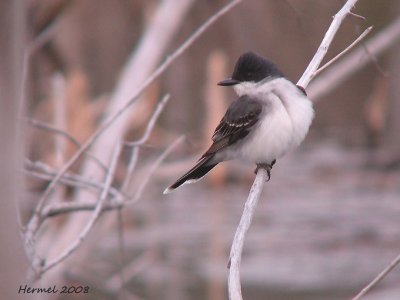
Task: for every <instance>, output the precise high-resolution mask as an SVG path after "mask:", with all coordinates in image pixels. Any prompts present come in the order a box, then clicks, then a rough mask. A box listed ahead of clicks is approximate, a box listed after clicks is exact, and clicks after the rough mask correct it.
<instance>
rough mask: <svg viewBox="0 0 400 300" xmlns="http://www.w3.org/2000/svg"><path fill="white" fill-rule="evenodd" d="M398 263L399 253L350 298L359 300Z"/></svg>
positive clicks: (399, 262)
mask: <svg viewBox="0 0 400 300" xmlns="http://www.w3.org/2000/svg"><path fill="white" fill-rule="evenodd" d="M399 264H400V254H399V255H398V256H397V257H396V258H395V259H394V260H392V262H391V263H390V264H389V265H388V266H387V267H386V268H385V269H384V270H383V271H382V272H381V273H379V275H378V276H376V277H375V278H374V280H372V281H371V282H370V283H369V284H368V285H367V286H366V287H365V288H363V289H362V290H361V291H360V292H359V293H358V294H357V295H356V296H355V297H354V298H351V300H360V299H361V298H363V297H364V296H365V295H366V294H367V293H368V292H370V291H371V290H372V289H373V288H374V287H375V286H376V285H377V284H378V283H379V282H381V281H382V280H383V279H384V278H385V277H386V276H387V275H388V274H389V273H390V272H391V271H392V270H393V269H394V268H395V267H396V266H398V265H399Z"/></svg>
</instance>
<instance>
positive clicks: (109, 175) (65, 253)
mask: <svg viewBox="0 0 400 300" xmlns="http://www.w3.org/2000/svg"><path fill="white" fill-rule="evenodd" d="M121 149H122V144H121V143H117V145H115V148H114V151H113V155H112V157H111V161H110V166H109V168H108V172H107V174H106V177H105V180H104V189H103V191H102V192H101V194H100V196H99V199H98V201H97V203H96V206H95V209H94V211H93V214H92V216H91V218H90V220H89V221H88V223H87V224H86V226H85V227H84V228H83V230H82V232H81V233H80V235H79V236H78V238H77V239H76V240H75V241H73V242H72V243H71V245H70V246H69V247H68V248H67V249H65V250H64V251H63V252H62V253H61V254H60V255H59V256H58V257H56V258H55V259H54V260H52V261H50V262H49V263H48V264H46V265H45V266H43V267H42V268H40V269H39V272H38V275H41V274H43V273H45V272H46V271H48V270H50V269H51V268H53V267H55V266H56V265H58V264H59V263H60V262H62V261H64V260H65V259H67V258H68V257H69V256H70V255H71V254H72V253H73V252H74V251H75V250H76V249H77V248H78V247H79V245H80V244H82V242H83V241H84V240H85V238H86V237H87V235H88V233H89V231H90V230H91V229H92V227H93V225H94V223H95V222H96V220H97V219H98V218H99V217H100V213H101V212H102V208H103V204H104V202H105V200H106V199H107V195H108V194H109V190H110V187H111V184H112V181H113V178H114V173H115V169H116V166H117V162H118V159H119V157H120V154H121Z"/></svg>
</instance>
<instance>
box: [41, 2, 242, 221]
mask: <svg viewBox="0 0 400 300" xmlns="http://www.w3.org/2000/svg"><path fill="white" fill-rule="evenodd" d="M241 1H242V0H233V1H232V2H230V3H228V4H227V5H226V6H224V7H223V8H222V9H220V10H219V11H218V12H217V13H216V14H214V15H213V16H211V17H210V18H209V19H208V20H207V21H206V22H205V23H204V24H203V25H201V26H200V27H199V28H198V29H197V30H196V31H195V32H194V33H193V34H192V35H191V36H190V37H189V38H188V39H187V40H186V41H185V42H184V43H183V44H182V45H181V46H180V47H179V48H178V49H176V50H175V51H174V52H173V53H172V54H171V55H170V56H168V57H167V59H166V60H165V61H164V63H162V64H161V65H160V66H159V67H158V68H157V69H156V70H155V71H154V72H153V73H152V74H151V75H150V76H149V77H148V78H147V80H146V81H145V82H144V83H142V84H141V85H140V86H139V88H138V89H137V91H136V92H135V93H134V95H133V96H132V97H131V99H130V100H129V101H128V102H126V104H125V105H123V106H122V107H121V108H120V109H119V110H118V111H117V112H116V113H115V114H114V115H113V116H111V117H110V118H109V119H108V121H106V122H104V123H103V124H102V126H100V127H99V128H98V129H97V130H96V131H95V132H94V133H93V134H92V135H91V136H90V137H89V138H88V139H87V141H86V142H85V143H84V144H83V145H82V147H81V148H80V149H79V150H78V151H77V152H75V154H74V155H73V156H72V157H71V158H70V159H69V160H68V161H67V162H66V163H65V164H64V165H63V166H62V167H61V169H60V171H59V173H58V174H57V176H56V177H54V179H53V180H52V182H51V183H50V184H49V185H48V187H47V189H46V191H45V192H44V193H43V195H42V198H41V199H40V200H39V203H38V205H37V207H36V209H35V213H38V212H37V211H38V210H39V211H40V209H41V208H42V207H43V205H44V203H45V201H46V199H47V198H48V197H49V196H50V194H51V193H52V192H53V190H54V188H55V187H56V185H57V182H58V181H59V180H60V179H61V177H62V175H63V174H64V173H65V172H66V171H67V170H68V169H69V168H70V167H71V166H72V165H73V163H74V162H75V161H76V160H77V159H78V158H79V157H80V156H81V155H82V154H83V153H84V152H85V151H86V150H87V149H88V148H89V147H90V146H91V145H92V144H93V142H94V141H95V140H96V139H97V138H98V137H99V136H100V135H101V134H102V133H103V132H104V131H106V130H107V129H108V128H109V127H110V126H111V125H112V124H113V123H114V121H115V120H116V119H118V117H119V116H121V115H122V114H123V113H125V112H126V110H127V108H129V107H130V106H131V105H132V104H133V103H134V102H135V101H136V99H138V97H139V96H140V95H141V93H142V92H143V91H144V90H145V89H146V88H147V87H148V86H149V85H150V84H151V83H152V82H153V81H154V80H156V79H157V78H158V77H159V76H160V75H161V74H163V73H164V72H165V70H166V69H167V68H168V67H169V66H170V65H171V64H172V63H173V62H174V61H175V60H176V59H177V58H178V57H179V56H181V55H182V54H183V53H184V52H185V51H186V50H187V49H188V48H189V47H190V46H191V45H192V44H193V43H194V42H195V41H196V40H197V39H198V38H199V37H200V36H201V35H202V34H203V33H204V32H205V31H206V30H207V29H208V28H209V27H210V26H211V25H212V24H214V22H216V21H217V20H218V19H219V18H220V17H222V16H223V15H224V14H226V13H227V12H228V11H230V10H231V9H232V8H233V7H235V6H236V5H237V4H239V3H240V2H241Z"/></svg>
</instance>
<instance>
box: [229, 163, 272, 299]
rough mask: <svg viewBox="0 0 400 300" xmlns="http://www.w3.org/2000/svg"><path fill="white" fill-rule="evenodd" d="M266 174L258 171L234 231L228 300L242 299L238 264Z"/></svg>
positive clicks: (264, 171)
mask: <svg viewBox="0 0 400 300" xmlns="http://www.w3.org/2000/svg"><path fill="white" fill-rule="evenodd" d="M267 178H268V174H267V171H266V170H264V169H259V170H258V172H257V176H256V179H255V180H254V183H253V185H252V187H251V190H250V193H249V196H248V198H247V201H246V203H245V205H244V211H243V214H242V217H241V219H240V223H239V226H238V228H237V229H236V233H235V237H234V238H233V243H232V247H231V254H230V260H229V264H228V268H229V278H228V286H229V299H230V300H238V299H243V298H242V290H241V285H240V262H241V260H242V250H243V245H244V239H245V236H246V233H247V231H248V229H249V227H250V224H251V220H252V219H253V215H254V211H255V209H256V207H257V202H258V199H260V195H261V192H262V190H263V187H264V182H265V181H266V180H267Z"/></svg>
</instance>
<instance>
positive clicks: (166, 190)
mask: <svg viewBox="0 0 400 300" xmlns="http://www.w3.org/2000/svg"><path fill="white" fill-rule="evenodd" d="M173 190H174V189H171V188H170V187H168V188H166V189H165V190H164V192H163V195H166V194H169V193H171V192H172V191H173Z"/></svg>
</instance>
